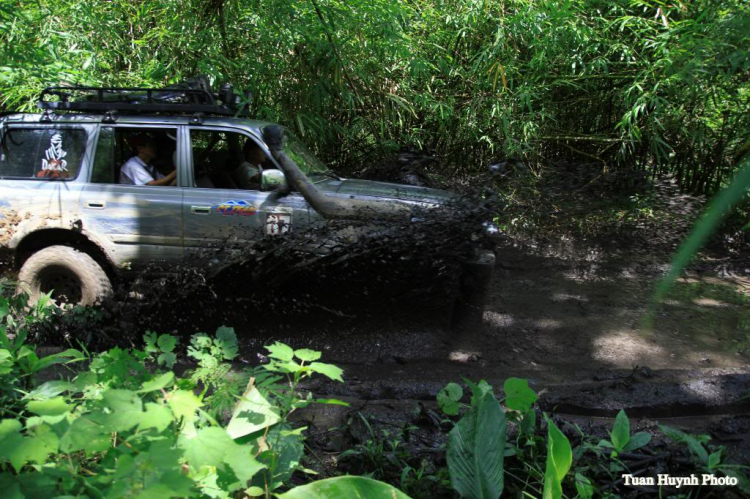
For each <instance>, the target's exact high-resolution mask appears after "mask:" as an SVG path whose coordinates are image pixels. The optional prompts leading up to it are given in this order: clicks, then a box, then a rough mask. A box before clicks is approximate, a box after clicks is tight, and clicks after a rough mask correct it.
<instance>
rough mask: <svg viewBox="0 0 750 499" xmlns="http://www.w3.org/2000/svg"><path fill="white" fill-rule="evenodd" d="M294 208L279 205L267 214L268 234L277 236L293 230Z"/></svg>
mask: <svg viewBox="0 0 750 499" xmlns="http://www.w3.org/2000/svg"><path fill="white" fill-rule="evenodd" d="M292 212H293V209H292V208H284V207H280V206H277V207H276V208H274V209H273V210H272V211H270V212H268V214H267V215H266V234H268V235H271V236H276V235H279V234H287V233H289V232H291V231H292Z"/></svg>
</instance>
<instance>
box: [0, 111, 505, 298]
mask: <svg viewBox="0 0 750 499" xmlns="http://www.w3.org/2000/svg"><path fill="white" fill-rule="evenodd" d="M269 127H278V126H277V125H273V124H272V123H266V122H262V121H256V120H251V119H245V118H233V117H211V116H208V117H204V116H201V117H200V118H199V119H196V117H195V116H179V115H174V116H173V115H149V114H144V115H139V114H128V115H122V116H117V117H113V116H111V115H107V116H104V117H103V116H102V115H101V114H100V113H91V114H87V113H79V114H76V113H50V112H45V113H43V114H30V113H19V114H8V115H5V116H2V117H0V247H2V249H3V250H5V252H6V253H7V254H11V255H12V260H13V262H14V265H15V266H16V267H17V268H19V269H22V268H23V267H24V265H25V263H26V262H27V260H28V259H29V258H31V257H32V256H33V255H34V254H35V253H36V252H38V251H40V250H42V249H44V248H47V247H49V246H53V245H54V246H69V247H72V248H75V249H76V250H77V251H80V252H82V253H85V254H87V255H89V256H90V257H91V258H92V259H93V260H94V261H95V262H96V263H97V264H98V265H99V266H101V267H102V269H104V271H105V272H106V274H107V276H108V277H109V278H110V279H115V278H116V277H117V276H118V275H121V274H123V273H127V272H129V271H138V270H142V269H144V268H146V267H148V266H150V265H154V264H156V265H159V266H161V267H162V268H164V267H167V268H168V267H169V266H171V265H176V264H182V263H186V264H190V263H195V262H204V263H201V265H203V264H206V265H208V264H210V265H212V266H214V267H216V268H221V267H222V266H223V264H224V262H223V261H222V260H221V258H222V255H226V254H227V252H225V251H224V250H225V249H226V248H227V247H228V246H232V247H241V246H242V243H243V242H245V241H253V240H257V239H259V238H283V237H285V236H286V235H288V234H293V233H297V232H299V231H305V230H310V229H311V228H313V227H315V225H316V224H321V223H323V222H325V221H326V220H327V219H329V218H331V217H332V216H334V215H332V212H331V211H329V210H326V209H325V208H323V207H320V208H319V207H318V206H319V205H316V203H315V202H314V200H313V199H311V198H310V191H309V189H313V191H314V193H315V195H316V196H318V198H319V199H325V200H326V201H325V202H326V203H327V202H328V201H331V200H333V201H335V202H338V203H354V202H359V203H363V204H364V205H365V206H369V205H367V203H369V202H374V203H375V205H376V206H381V205H383V206H385V205H387V206H389V207H391V208H392V207H393V206H396V207H398V208H399V209H397V210H396V212H399V210H400V208H406V209H405V210H401V211H402V213H401V215H399V216H406V217H408V216H409V208H410V207H418V208H420V209H430V208H431V207H435V206H440V205H442V204H444V203H445V202H447V201H448V200H450V199H452V198H453V197H454V195H452V194H451V193H448V192H445V191H440V190H435V189H428V188H423V187H415V186H407V185H398V184H389V183H382V182H371V181H364V180H348V179H340V178H337V177H336V176H335V175H331V174H330V173H329V172H327V171H325V170H322V171H321V170H316V169H315V168H318V167H317V166H315V167H314V168H311V169H309V170H308V171H304V170H305V165H300V168H297V169H296V172H297V174H301V175H302V177H299V176H297V177H294V178H291V177H290V175H291V174H292V173H293V172H290V170H289V168H290V166H289V163H291V165H292V167H294V168H296V167H297V164H296V163H300V159H301V156H300V155H298V154H296V153H297V152H298V151H291V150H287V152H288V153H289V154H284V151H283V150H282V148H281V147H276V148H275V149H276V150H272V149H270V148H269V145H268V144H267V143H266V140H265V138H266V136H267V130H268V128H269ZM140 133H147V134H148V133H155V134H159V133H162V134H164V136H166V137H169V140H171V141H172V142H170V143H169V144H170V147H171V148H173V153H172V156H171V165H170V168H171V167H174V168H175V169H176V172H177V178H176V185H174V186H151V185H125V184H121V183H119V182H118V167H119V166H121V165H122V161H123V160H124V159H127V158H126V156H127V155H128V154H129V151H125V150H124V149H125V147H124V146H123V143H125V142H126V140H124V139H123V136H124V137H125V138H127V137H130V136H132V135H133V134H140ZM211 137H214V138H215V137H219V139H216V140H217V141H222V140H223V141H229V139H228V137H229V138H232V140H234V141H235V142H237V141H240V142H241V141H243V140H244V141H247V140H251V141H253V142H255V143H256V144H257V145H258V146H259V147H260V148H261V149H262V151H263V152H264V153H265V156H266V157H267V161H266V163H265V165H266V168H265V169H274V170H277V174H276V175H275V176H269V178H270V177H274V178H275V179H276V180H277V181H276V183H274V184H269V185H260V186H259V188H258V189H255V190H247V189H238V188H226V186H223V187H222V186H219V185H210V186H205V185H203V186H201V185H198V184H199V179H198V175H199V170H201V168H203V167H202V166H201V164H199V163H200V162H201V161H202V160H203V159H205V158H202V159H201V158H199V156H200V154H199V153H198V152H196V151H198V150H199V149H197V147H198V145H197V142H198V141H200V140H203V142H204V143H206V144H208V145H206V149H208V146H209V145H210V144H211V142H212V140H213V139H211ZM165 140H166V139H165ZM214 146H215V144H214ZM227 147H229V148H231V144H230V145H229V146H227ZM295 147H296V145H295ZM118 148H119V152H118ZM211 154H215V151H213V150H212V151H209V153H208V156H210V155H211ZM290 157H293V158H295V159H297V162H296V163H295V162H294V161H288V162H287V160H289V159H290ZM280 158H282V159H283V161H280V160H279V159H280ZM302 159H304V158H302ZM302 163H304V161H302ZM278 172H282V173H283V174H284V176H285V177H286V180H287V181H288V182H284V179H282V180H281V183H283V184H285V185H283V186H280V185H279V181H278V180H279V173H278ZM264 179H265V172H264ZM209 183H210V182H209ZM302 183H305V184H307V188H308V190H307V191H306V190H305V189H306V188H305V186H303V185H302ZM280 187H281V188H280ZM358 208H362V206H358ZM389 209H390V208H389ZM386 211H388V210H386ZM337 213H338V212H337ZM339 218H342V217H339ZM343 218H346V216H343ZM365 218H367V217H365ZM370 218H372V219H373V220H375V221H374V222H371V223H373V224H375V225H376V226H379V227H380V228H381V229H383V230H388V222H387V220H388V219H389V217H379V216H374V217H370ZM391 219H392V218H391ZM217 255H218V258H217ZM206 256H208V258H203V257H206ZM228 260H229V259H228V258H227V261H228ZM206 262H208V263H206ZM477 262H479V263H477ZM465 263H466V264H467V265H468V267H471V266H472V265H473V266H475V267H476V265H477V264H478V265H479V266H480V267H481V268H482V269H483V270H482V272H484V273H486V272H490V273H491V270H492V266H493V265H494V257H492V256H490V255H489V253H488V252H487V251H486V250H483V249H482V248H479V247H477V251H476V252H475V254H474V255H472V256H470V257H469V258H467V261H466V262H465ZM42 291H44V290H42Z"/></svg>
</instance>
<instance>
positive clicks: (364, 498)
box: [276, 476, 409, 499]
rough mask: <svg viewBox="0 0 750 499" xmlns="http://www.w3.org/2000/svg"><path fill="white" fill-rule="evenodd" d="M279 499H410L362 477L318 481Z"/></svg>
mask: <svg viewBox="0 0 750 499" xmlns="http://www.w3.org/2000/svg"><path fill="white" fill-rule="evenodd" d="M276 497H278V498H279V499H409V496H407V495H406V494H404V493H403V492H401V491H400V490H398V489H397V488H395V487H392V486H391V485H388V484H387V483H383V482H379V481H377V480H373V479H372V478H365V477H361V476H338V477H335V478H327V479H325V480H318V481H317V482H313V483H308V484H307V485H302V486H300V487H295V488H293V489H292V490H290V491H289V492H285V493H283V494H277V495H276Z"/></svg>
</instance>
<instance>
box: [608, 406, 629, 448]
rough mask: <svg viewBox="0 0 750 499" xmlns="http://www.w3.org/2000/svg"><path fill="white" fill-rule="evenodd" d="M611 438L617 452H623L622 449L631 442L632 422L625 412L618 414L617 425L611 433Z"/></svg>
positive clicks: (621, 411)
mask: <svg viewBox="0 0 750 499" xmlns="http://www.w3.org/2000/svg"><path fill="white" fill-rule="evenodd" d="M610 438H611V439H612V445H614V447H615V450H616V451H617V452H620V451H622V449H624V448H625V446H626V445H628V441H629V440H630V420H629V419H628V416H627V414H625V411H623V410H620V412H618V413H617V417H616V418H615V425H614V427H613V428H612V433H610Z"/></svg>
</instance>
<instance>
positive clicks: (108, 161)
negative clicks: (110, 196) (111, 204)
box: [91, 127, 117, 184]
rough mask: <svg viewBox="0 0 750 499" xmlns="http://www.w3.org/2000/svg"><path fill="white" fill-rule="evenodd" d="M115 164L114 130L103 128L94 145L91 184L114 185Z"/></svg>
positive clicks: (115, 179) (115, 180) (115, 181)
mask: <svg viewBox="0 0 750 499" xmlns="http://www.w3.org/2000/svg"><path fill="white" fill-rule="evenodd" d="M115 164H116V161H115V129H114V128H112V127H103V128H102V129H101V130H100V131H99V142H98V143H97V145H96V154H95V155H94V168H93V171H92V172H91V182H92V183H94V184H116V183H117V177H116V173H117V172H116V171H115Z"/></svg>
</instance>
